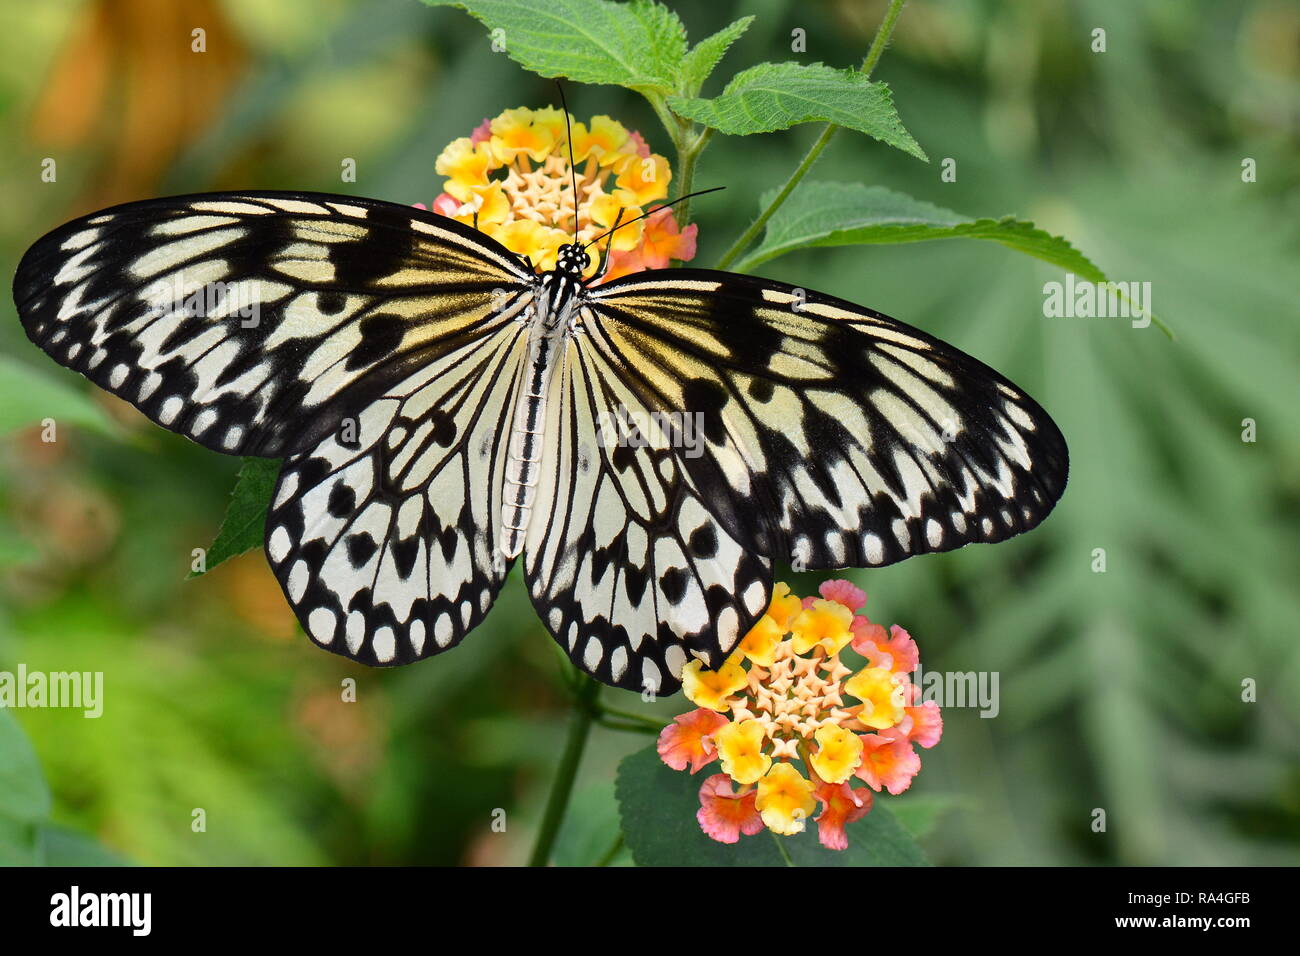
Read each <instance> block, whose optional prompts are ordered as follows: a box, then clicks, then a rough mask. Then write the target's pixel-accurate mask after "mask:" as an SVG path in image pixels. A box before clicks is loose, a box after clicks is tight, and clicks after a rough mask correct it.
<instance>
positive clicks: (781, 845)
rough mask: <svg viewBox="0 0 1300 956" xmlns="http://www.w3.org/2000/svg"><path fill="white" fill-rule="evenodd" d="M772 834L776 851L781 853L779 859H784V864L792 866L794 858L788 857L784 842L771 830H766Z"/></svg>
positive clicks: (788, 852) (788, 853)
mask: <svg viewBox="0 0 1300 956" xmlns="http://www.w3.org/2000/svg"><path fill="white" fill-rule="evenodd" d="M767 832H768V833H771V834H772V839H773V840H775V841H776V851H777V852H778V853H780V854H781V859H782V860H784V861H785V865H786V866H794V860H792V859H790V851H789V850H787V849H786V848H785V843H784V842H782V840H781V838H780V837H779V836H777V835H776V834H775V833H772V831H771V830H768V831H767Z"/></svg>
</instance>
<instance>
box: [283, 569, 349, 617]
mask: <svg viewBox="0 0 1300 956" xmlns="http://www.w3.org/2000/svg"><path fill="white" fill-rule="evenodd" d="M310 579H311V568H309V567H307V562H306V561H303V560H302V559H301V558H299V559H298V560H297V561H296V562H294V565H293V567H292V568H290V569H289V600H291V601H293V603H294V604H297V603H298V602H299V601H301V600H302V596H303V595H304V594H306V593H307V582H308V581H309V580H310ZM349 623H351V622H350V621H349Z"/></svg>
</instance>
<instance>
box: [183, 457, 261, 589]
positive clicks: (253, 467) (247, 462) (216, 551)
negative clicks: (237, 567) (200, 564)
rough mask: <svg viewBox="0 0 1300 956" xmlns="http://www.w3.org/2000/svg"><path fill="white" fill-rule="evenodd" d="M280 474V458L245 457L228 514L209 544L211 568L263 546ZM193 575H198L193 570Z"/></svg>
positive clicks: (227, 510)
mask: <svg viewBox="0 0 1300 956" xmlns="http://www.w3.org/2000/svg"><path fill="white" fill-rule="evenodd" d="M279 476H280V461H279V460H278V459H274V458H245V459H244V463H243V465H242V466H241V467H240V469H239V477H238V478H237V479H236V481H235V490H234V491H232V492H231V493H230V504H229V505H228V506H227V508H226V517H225V518H224V519H223V520H222V522H221V529H220V530H219V531H218V532H217V538H216V540H215V541H213V542H212V546H211V547H210V548H208V556H207V562H206V568H207V570H209V571H211V570H212V569H213V568H215V567H216V566H217V565H218V564H220V563H221V562H222V561H226V560H228V559H230V558H235V557H238V556H239V555H241V554H243V553H244V552H245V551H251V550H252V549H253V548H256V547H260V546H261V544H262V537H263V535H264V534H265V530H266V510H267V507H268V506H269V505H270V503H271V492H273V491H274V490H275V482H276V479H277V478H278V477H279ZM190 577H192V578H193V577H198V575H197V574H191V575H190Z"/></svg>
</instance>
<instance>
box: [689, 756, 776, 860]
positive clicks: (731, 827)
mask: <svg viewBox="0 0 1300 956" xmlns="http://www.w3.org/2000/svg"><path fill="white" fill-rule="evenodd" d="M757 798H758V791H757V790H755V789H752V788H751V789H750V790H749V791H748V792H746V793H736V792H735V791H734V790H733V789H732V787H731V778H730V777H728V776H727V775H726V774H725V773H715V774H714V775H713V776H711V777H706V778H705V780H704V783H703V784H702V785H701V786H700V809H699V810H697V811H696V812H695V819H696V820H698V821H699V823H700V829H701V830H703V831H704V832H705V833H707V834H708V835H709V836H710V837H712V838H713V839H714V840H717V841H718V842H719V843H736V842H737V841H739V840H740V835H741V834H742V833H743V834H745V836H753V835H754V834H755V833H757V832H758V831H759V830H761V829H763V818H762V817H761V816H760V815H759V813H758V807H756V806H755V802H756V800H757Z"/></svg>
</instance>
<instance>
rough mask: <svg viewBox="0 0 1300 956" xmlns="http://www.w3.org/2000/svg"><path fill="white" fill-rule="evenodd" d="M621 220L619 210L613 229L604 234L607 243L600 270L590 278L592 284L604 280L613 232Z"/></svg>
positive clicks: (621, 213)
mask: <svg viewBox="0 0 1300 956" xmlns="http://www.w3.org/2000/svg"><path fill="white" fill-rule="evenodd" d="M622 219H623V210H622V209H619V211H618V215H617V216H615V217H614V229H611V230H610V231H609V232H608V233H606V235H608V236H609V242H607V243H605V254H604V256H602V257H601V260H600V268H599V269H597V270H596V275H595V276H594V277H593V278H592V280H591V281H592V282H599V281H600V280H601V279H603V278H605V273H606V272H608V271H609V253H610V249H611V247H612V246H613V245H614V230H616V229H618V224H619V222H621V221H622Z"/></svg>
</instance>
